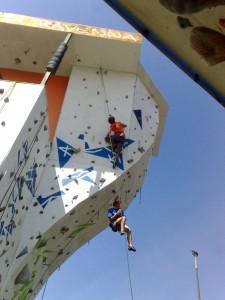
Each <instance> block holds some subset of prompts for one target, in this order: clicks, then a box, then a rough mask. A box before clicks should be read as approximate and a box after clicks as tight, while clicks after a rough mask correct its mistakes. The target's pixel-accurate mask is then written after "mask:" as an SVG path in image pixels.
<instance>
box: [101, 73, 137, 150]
mask: <svg viewBox="0 0 225 300" xmlns="http://www.w3.org/2000/svg"><path fill="white" fill-rule="evenodd" d="M99 71H100V76H101V84H102V87H103V94H104V102H105V104H106V106H105V107H106V113H107V114H108V117H109V116H112V115H111V113H110V108H109V100H108V98H107V93H106V87H105V80H104V75H103V70H102V67H100V68H99ZM105 72H106V71H105ZM137 80H138V76H137V74H136V76H135V81H134V86H133V87H134V91H133V97H132V103H133V102H134V99H135V96H136V87H137ZM132 113H133V110H132V109H131V115H130V119H131V116H132ZM130 130H131V126H129V131H128V135H127V138H129V136H130ZM109 141H110V146H111V148H112V150H113V147H112V141H111V138H110V137H109ZM127 149H128V147H127Z"/></svg>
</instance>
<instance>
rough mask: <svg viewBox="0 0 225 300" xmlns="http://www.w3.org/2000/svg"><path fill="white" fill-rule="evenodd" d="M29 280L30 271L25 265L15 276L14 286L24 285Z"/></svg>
mask: <svg viewBox="0 0 225 300" xmlns="http://www.w3.org/2000/svg"><path fill="white" fill-rule="evenodd" d="M29 279H30V271H29V268H28V266H27V265H25V267H24V268H23V269H22V270H21V272H20V273H19V274H18V275H17V277H16V279H15V281H14V283H15V284H24V283H26V282H27V281H29Z"/></svg>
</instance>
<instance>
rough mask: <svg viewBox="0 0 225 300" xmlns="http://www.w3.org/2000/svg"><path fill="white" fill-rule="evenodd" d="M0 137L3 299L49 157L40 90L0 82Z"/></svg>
mask: <svg viewBox="0 0 225 300" xmlns="http://www.w3.org/2000/svg"><path fill="white" fill-rule="evenodd" d="M0 137H1V147H0V148H1V150H0V288H1V299H3V298H4V296H3V294H2V287H3V286H4V284H5V283H6V282H7V281H8V280H10V277H11V276H12V268H13V265H14V263H15V262H16V252H17V247H18V245H19V243H20V241H21V235H22V231H21V228H22V226H23V222H24V219H25V217H26V215H27V214H28V213H29V208H30V205H31V204H32V201H33V197H34V195H35V190H36V188H37V186H38V184H39V182H40V178H41V174H42V173H43V170H44V168H45V163H46V160H47V158H48V155H49V153H50V143H49V132H48V118H47V112H46V97H45V92H44V90H43V87H42V86H40V85H35V84H24V83H15V82H7V81H0ZM10 288H11V287H8V288H6V291H7V292H8V291H10V290H8V289H10ZM6 295H7V294H6ZM6 299H12V298H6Z"/></svg>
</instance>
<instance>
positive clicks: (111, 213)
mask: <svg viewBox="0 0 225 300" xmlns="http://www.w3.org/2000/svg"><path fill="white" fill-rule="evenodd" d="M108 218H109V222H110V223H109V226H110V227H111V229H112V231H114V232H117V231H119V232H120V234H121V235H123V234H125V233H126V234H127V242H128V250H129V251H134V252H135V251H136V249H135V248H134V246H133V242H132V233H131V230H130V228H129V227H128V226H127V225H126V217H125V215H124V211H123V210H122V209H121V208H120V199H119V196H117V197H116V198H115V199H114V201H113V207H112V208H110V209H109V210H108Z"/></svg>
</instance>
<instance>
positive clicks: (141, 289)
mask: <svg viewBox="0 0 225 300" xmlns="http://www.w3.org/2000/svg"><path fill="white" fill-rule="evenodd" d="M0 11H2V12H10V13H17V14H24V15H30V16H35V17H41V18H47V19H55V20H61V21H67V22H73V23H78V24H85V25H93V26H99V27H107V28H114V29H119V30H124V31H134V29H133V28H132V27H131V26H130V25H129V24H128V23H127V22H126V21H124V20H123V19H122V18H121V17H120V16H119V15H117V14H116V13H115V12H114V11H113V10H112V9H111V8H110V7H109V6H108V5H107V4H105V3H104V2H103V1H102V0H64V1H63V2H62V1H56V0H55V1H53V0H38V1H31V0H20V1H18V0H1V3H0ZM141 63H142V64H143V65H144V67H145V70H146V71H147V73H148V74H149V76H150V77H151V78H152V80H153V81H154V83H155V85H156V86H157V88H158V89H159V90H160V92H161V94H162V95H163V97H164V98H165V99H166V101H167V103H168V105H169V112H168V117H167V120H166V126H165V130H164V134H163V137H162V141H161V147H160V152H159V155H158V156H157V157H153V158H152V159H151V162H150V164H149V171H148V175H147V176H146V178H145V182H144V185H143V188H142V194H141V196H140V194H139V195H137V198H135V199H134V200H133V202H132V204H131V205H130V206H129V208H128V209H127V211H126V215H127V217H128V220H129V225H130V226H131V227H132V229H133V235H134V241H135V246H136V248H137V252H136V253H129V262H130V269H131V280H132V287H133V293H134V300H191V299H192V300H194V299H197V292H196V281H195V273H194V263H193V257H192V255H191V249H196V250H197V251H198V252H199V276H200V287H201V294H202V300H224V297H225V284H224V278H225V214H224V212H225V184H224V181H225V154H224V153H225V134H224V132H225V116H224V109H223V108H222V106H221V105H219V104H218V103H217V102H216V101H215V100H214V99H212V97H211V96H209V95H208V94H207V93H206V92H205V91H204V90H202V89H201V88H200V87H199V86H198V85H197V84H196V83H194V82H193V81H192V80H191V79H190V78H189V77H187V75H185V74H184V73H183V72H182V71H181V70H179V69H178V68H177V67H176V66H175V65H174V64H173V63H172V62H170V61H169V60H168V59H167V58H166V57H165V56H164V55H163V54H161V53H160V52H159V51H158V50H157V49H156V48H154V46H152V45H151V44H150V43H149V42H147V41H145V40H144V41H143V46H142V52H141ZM42 295H43V290H42V291H40V293H39V295H38V297H37V300H41V299H42ZM44 299H46V300H89V299H94V300H121V299H123V300H131V295H130V288H129V279H128V266H127V260H126V248H125V243H124V240H123V238H122V237H120V235H117V234H113V233H112V232H111V231H110V230H109V229H106V230H104V231H103V232H102V233H100V234H99V235H98V236H96V237H95V238H94V239H92V240H91V241H90V243H89V244H86V245H84V246H83V247H81V248H80V249H79V250H78V251H77V252H76V253H74V255H72V256H71V257H70V258H69V259H68V260H67V261H66V262H65V263H64V264H63V265H62V266H61V267H60V269H59V270H56V271H55V273H54V274H53V275H52V276H51V277H50V279H49V280H48V283H47V287H46V290H45V294H44Z"/></svg>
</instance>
